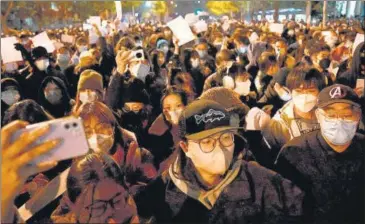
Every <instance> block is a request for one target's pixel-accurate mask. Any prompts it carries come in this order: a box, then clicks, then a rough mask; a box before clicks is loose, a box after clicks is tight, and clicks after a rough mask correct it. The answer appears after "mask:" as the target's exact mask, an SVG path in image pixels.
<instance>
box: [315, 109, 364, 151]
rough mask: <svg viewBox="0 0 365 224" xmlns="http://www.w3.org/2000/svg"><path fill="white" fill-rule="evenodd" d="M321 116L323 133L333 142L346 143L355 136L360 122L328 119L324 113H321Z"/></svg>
mask: <svg viewBox="0 0 365 224" xmlns="http://www.w3.org/2000/svg"><path fill="white" fill-rule="evenodd" d="M319 117H320V119H319V122H320V125H321V133H322V135H323V136H324V137H325V138H326V139H327V140H328V141H329V142H331V143H332V144H334V145H345V144H347V143H348V142H350V141H351V140H352V139H353V138H354V136H355V134H356V130H357V125H358V122H356V121H352V122H348V121H343V120H341V119H328V118H326V117H325V116H323V115H320V116H319Z"/></svg>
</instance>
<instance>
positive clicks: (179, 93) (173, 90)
mask: <svg viewBox="0 0 365 224" xmlns="http://www.w3.org/2000/svg"><path fill="white" fill-rule="evenodd" d="M170 95H176V96H179V97H180V98H181V102H182V103H183V104H184V106H186V105H187V104H188V97H187V96H186V93H185V92H184V91H183V90H182V89H179V88H177V87H175V86H172V87H169V88H166V89H165V91H164V94H163V96H162V97H161V107H163V102H164V100H165V99H166V97H168V96H170Z"/></svg>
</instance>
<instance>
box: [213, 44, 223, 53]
mask: <svg viewBox="0 0 365 224" xmlns="http://www.w3.org/2000/svg"><path fill="white" fill-rule="evenodd" d="M214 46H215V48H217V50H218V51H220V50H221V48H222V42H216V43H214Z"/></svg>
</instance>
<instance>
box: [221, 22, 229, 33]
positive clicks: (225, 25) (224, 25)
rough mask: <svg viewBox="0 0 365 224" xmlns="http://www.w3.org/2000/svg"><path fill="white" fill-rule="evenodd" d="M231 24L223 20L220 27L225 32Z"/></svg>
mask: <svg viewBox="0 0 365 224" xmlns="http://www.w3.org/2000/svg"><path fill="white" fill-rule="evenodd" d="M230 26H231V25H230V24H229V22H228V21H225V22H224V23H223V25H222V29H223V30H224V32H227V31H228V30H229V27H230Z"/></svg>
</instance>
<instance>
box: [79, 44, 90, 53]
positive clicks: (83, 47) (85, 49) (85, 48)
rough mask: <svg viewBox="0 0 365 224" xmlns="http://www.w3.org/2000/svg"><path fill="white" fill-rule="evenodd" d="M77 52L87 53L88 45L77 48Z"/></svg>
mask: <svg viewBox="0 0 365 224" xmlns="http://www.w3.org/2000/svg"><path fill="white" fill-rule="evenodd" d="M77 50H78V51H79V52H80V53H82V52H84V51H87V50H88V47H87V46H86V45H82V46H78V47H77Z"/></svg>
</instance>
